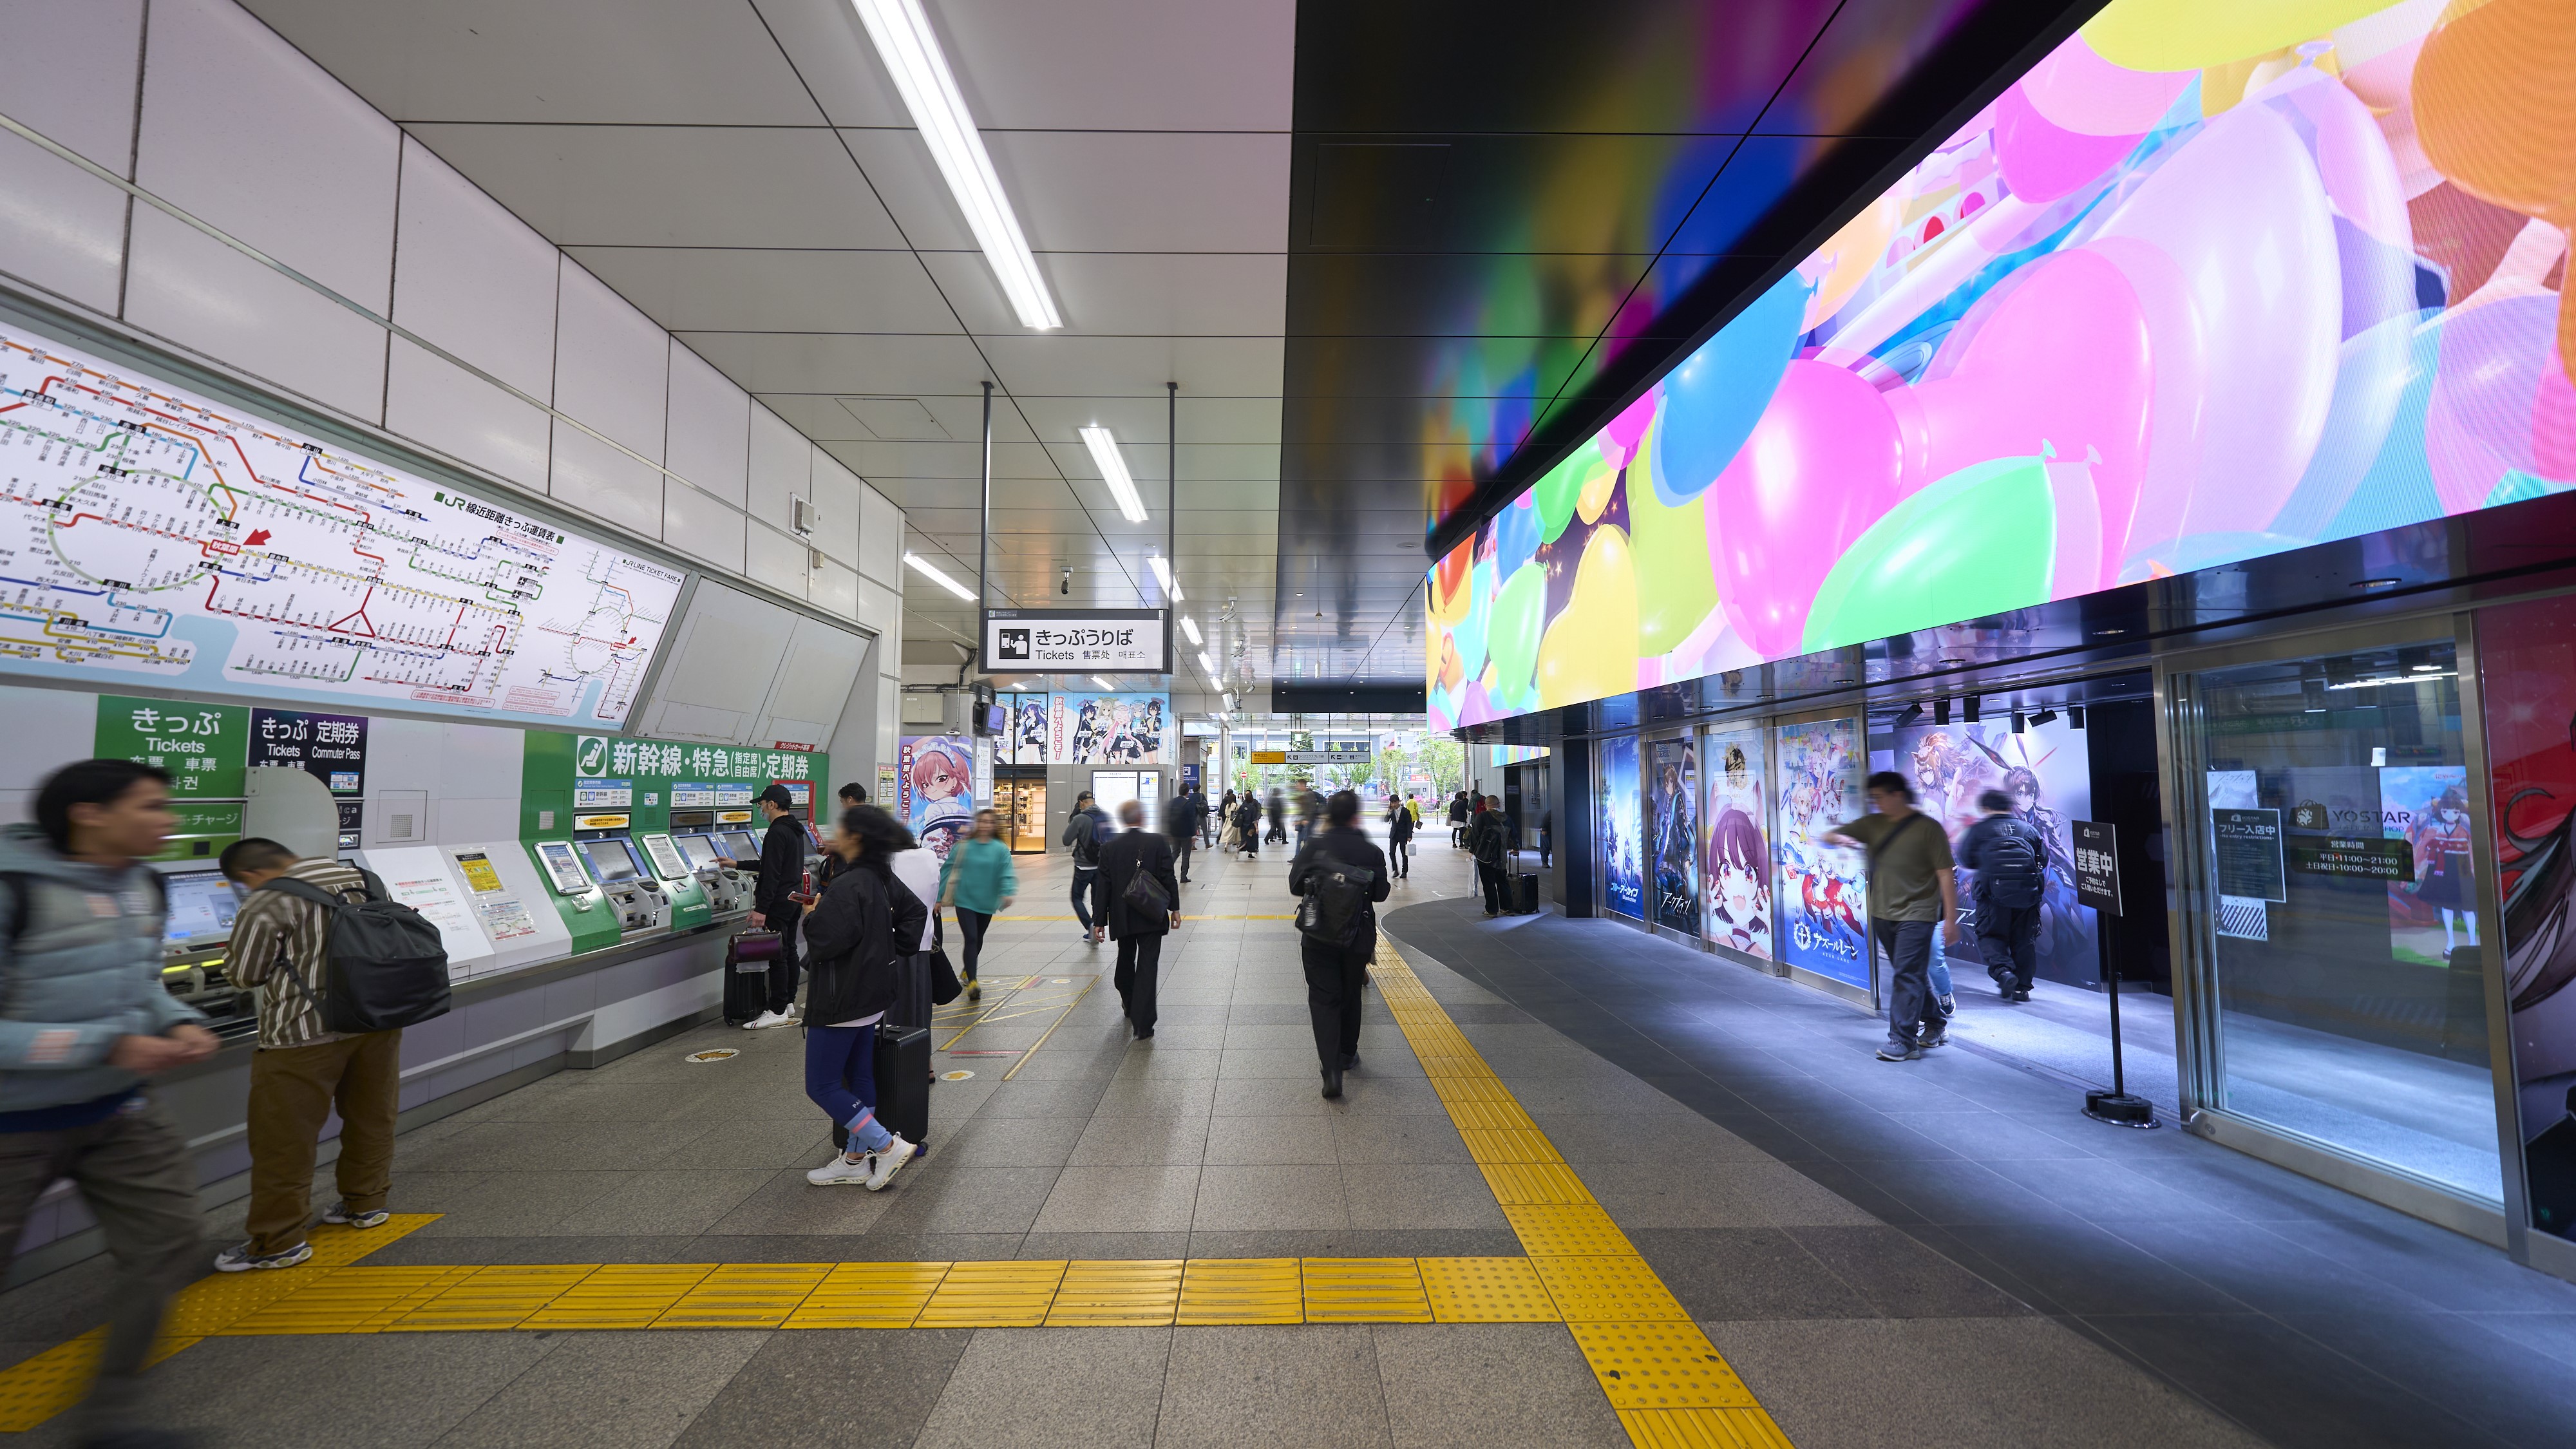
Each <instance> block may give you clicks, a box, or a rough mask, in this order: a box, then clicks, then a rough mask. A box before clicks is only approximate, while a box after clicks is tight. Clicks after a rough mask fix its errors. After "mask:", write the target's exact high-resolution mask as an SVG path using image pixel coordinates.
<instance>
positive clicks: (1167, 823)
mask: <svg viewBox="0 0 2576 1449" xmlns="http://www.w3.org/2000/svg"><path fill="white" fill-rule="evenodd" d="M1206 819H1207V797H1206V796H1203V795H1187V794H1183V795H1175V796H1173V797H1172V803H1171V804H1170V805H1169V806H1168V807H1166V808H1165V810H1164V811H1163V833H1164V834H1165V835H1169V836H1172V837H1174V838H1178V837H1180V836H1184V835H1196V834H1198V833H1199V824H1200V822H1201V821H1204V820H1206Z"/></svg>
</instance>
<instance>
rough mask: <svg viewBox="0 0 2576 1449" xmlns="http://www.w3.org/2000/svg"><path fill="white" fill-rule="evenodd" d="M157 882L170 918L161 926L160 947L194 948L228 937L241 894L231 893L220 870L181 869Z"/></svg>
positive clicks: (215, 943) (230, 885) (181, 949)
mask: <svg viewBox="0 0 2576 1449" xmlns="http://www.w3.org/2000/svg"><path fill="white" fill-rule="evenodd" d="M161 885H162V888H163V889H164V890H166V891H167V892H168V893H169V897H170V919H169V921H168V923H167V924H165V925H164V926H163V927H162V928H161V945H162V948H163V949H165V950H171V951H188V950H198V949H202V948H205V947H209V946H217V945H221V944H222V943H223V942H225V941H227V940H229V939H231V937H232V934H233V917H234V916H235V915H236V914H238V913H239V912H240V910H241V897H239V896H237V895H235V894H233V883H232V882H231V881H228V880H226V879H224V875H223V872H222V871H218V870H190V871H181V872H179V873H178V874H176V875H165V876H163V877H162V878H161Z"/></svg>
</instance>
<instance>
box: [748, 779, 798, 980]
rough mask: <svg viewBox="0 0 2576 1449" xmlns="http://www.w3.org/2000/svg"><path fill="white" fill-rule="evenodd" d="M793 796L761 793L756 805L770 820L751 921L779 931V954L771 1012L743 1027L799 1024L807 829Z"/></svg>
mask: <svg viewBox="0 0 2576 1449" xmlns="http://www.w3.org/2000/svg"><path fill="white" fill-rule="evenodd" d="M794 804H795V797H794V796H791V795H789V794H788V793H787V787H786V786H784V785H772V786H770V787H769V788H768V789H766V790H763V791H762V792H760V796H759V800H758V806H759V810H760V813H761V815H762V816H763V817H764V818H765V819H767V820H768V821H769V830H768V832H767V833H766V834H764V835H762V836H761V837H760V875H759V878H758V880H757V881H756V882H755V883H754V884H753V886H752V890H751V907H752V909H751V914H750V915H749V916H748V917H746V918H745V919H746V921H747V923H748V924H749V925H750V926H751V928H752V929H753V930H755V931H759V930H770V931H776V932H777V933H778V956H777V958H776V959H774V960H772V961H771V962H770V963H769V1009H768V1010H767V1011H764V1012H762V1013H761V1014H760V1015H758V1016H755V1017H753V1018H752V1019H751V1020H749V1021H747V1022H744V1023H743V1026H744V1027H745V1028H746V1029H748V1030H752V1031H763V1030H766V1029H768V1028H770V1027H773V1026H794V1025H795V1024H796V985H797V972H798V964H797V956H796V927H797V925H798V924H799V923H800V922H801V921H802V920H803V918H804V914H805V901H804V894H805V847H806V843H807V842H806V838H805V827H804V826H803V825H801V824H799V823H798V822H797V819H796V817H795V816H794V815H792V814H790V813H789V809H790V807H791V806H793V805H794Z"/></svg>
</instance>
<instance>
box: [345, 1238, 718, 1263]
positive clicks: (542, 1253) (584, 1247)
mask: <svg viewBox="0 0 2576 1449" xmlns="http://www.w3.org/2000/svg"><path fill="white" fill-rule="evenodd" d="M703 1241H704V1239H703V1238H701V1237H699V1236H698V1235H695V1234H680V1235H659V1236H657V1235H652V1234H644V1233H620V1234H613V1235H609V1236H604V1237H595V1238H594V1237H558V1236H546V1237H508V1238H430V1237H423V1236H421V1235H420V1234H418V1233H413V1234H411V1235H409V1236H407V1237H402V1238H397V1239H395V1240H394V1241H393V1242H390V1243H387V1244H386V1245H384V1246H383V1247H381V1248H378V1249H377V1250H376V1251H374V1252H372V1253H370V1254H368V1255H367V1259H366V1265H367V1266H368V1267H370V1268H443V1267H455V1266H460V1265H464V1264H469V1263H471V1264H489V1263H697V1262H711V1261H715V1260H714V1259H710V1258H708V1257H707V1255H706V1249H704V1248H702V1247H700V1246H698V1245H699V1244H700V1243H701V1242H703Z"/></svg>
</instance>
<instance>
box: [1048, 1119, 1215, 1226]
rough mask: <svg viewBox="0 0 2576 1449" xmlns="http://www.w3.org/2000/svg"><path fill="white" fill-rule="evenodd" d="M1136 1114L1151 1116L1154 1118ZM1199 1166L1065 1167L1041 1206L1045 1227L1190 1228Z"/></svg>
mask: <svg viewBox="0 0 2576 1449" xmlns="http://www.w3.org/2000/svg"><path fill="white" fill-rule="evenodd" d="M1136 1120H1144V1121H1151V1120H1153V1119H1151V1118H1143V1119H1136ZM1198 1190H1199V1167H1198V1164H1196V1163H1190V1164H1188V1165H1187V1166H1180V1167H1160V1166H1143V1165H1137V1164H1132V1163H1122V1164H1118V1165H1115V1166H1086V1165H1084V1164H1082V1163H1076V1164H1074V1165H1073V1166H1071V1167H1068V1168H1066V1169H1064V1172H1063V1175H1062V1176H1060V1177H1058V1178H1057V1179H1056V1181H1055V1190H1054V1191H1053V1192H1052V1193H1050V1194H1048V1196H1047V1200H1046V1206H1045V1207H1043V1208H1041V1209H1039V1211H1038V1217H1037V1223H1036V1225H1035V1227H1034V1229H1033V1230H1034V1231H1036V1232H1041V1233H1117V1232H1140V1233H1166V1232H1187V1231H1188V1230H1189V1227H1190V1223H1191V1219H1192V1214H1193V1212H1194V1211H1195V1210H1196V1208H1197V1206H1198Z"/></svg>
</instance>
